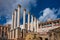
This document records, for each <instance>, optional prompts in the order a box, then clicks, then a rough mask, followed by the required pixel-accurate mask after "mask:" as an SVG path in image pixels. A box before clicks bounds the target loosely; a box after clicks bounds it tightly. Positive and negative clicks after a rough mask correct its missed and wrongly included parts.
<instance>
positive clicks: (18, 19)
mask: <svg viewBox="0 0 60 40" xmlns="http://www.w3.org/2000/svg"><path fill="white" fill-rule="evenodd" d="M20 9H21V5H19V4H18V13H17V27H20Z"/></svg>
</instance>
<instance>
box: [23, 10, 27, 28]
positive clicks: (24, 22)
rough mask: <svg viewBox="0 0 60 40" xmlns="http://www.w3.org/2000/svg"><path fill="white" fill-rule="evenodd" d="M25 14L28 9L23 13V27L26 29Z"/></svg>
mask: <svg viewBox="0 0 60 40" xmlns="http://www.w3.org/2000/svg"><path fill="white" fill-rule="evenodd" d="M25 14H26V9H24V14H23V29H25Z"/></svg>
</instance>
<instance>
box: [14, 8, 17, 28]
mask: <svg viewBox="0 0 60 40" xmlns="http://www.w3.org/2000/svg"><path fill="white" fill-rule="evenodd" d="M14 14H15V17H14V28H16V27H17V9H15V11H14Z"/></svg>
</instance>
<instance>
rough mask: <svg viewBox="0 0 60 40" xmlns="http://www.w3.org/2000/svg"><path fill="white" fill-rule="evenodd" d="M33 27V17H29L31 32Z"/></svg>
mask: <svg viewBox="0 0 60 40" xmlns="http://www.w3.org/2000/svg"><path fill="white" fill-rule="evenodd" d="M33 25H34V23H33V15H31V31H33Z"/></svg>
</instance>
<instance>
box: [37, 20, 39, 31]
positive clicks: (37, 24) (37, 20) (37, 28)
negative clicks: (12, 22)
mask: <svg viewBox="0 0 60 40" xmlns="http://www.w3.org/2000/svg"><path fill="white" fill-rule="evenodd" d="M38 22H39V21H38V20H37V32H38V27H39V23H38Z"/></svg>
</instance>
